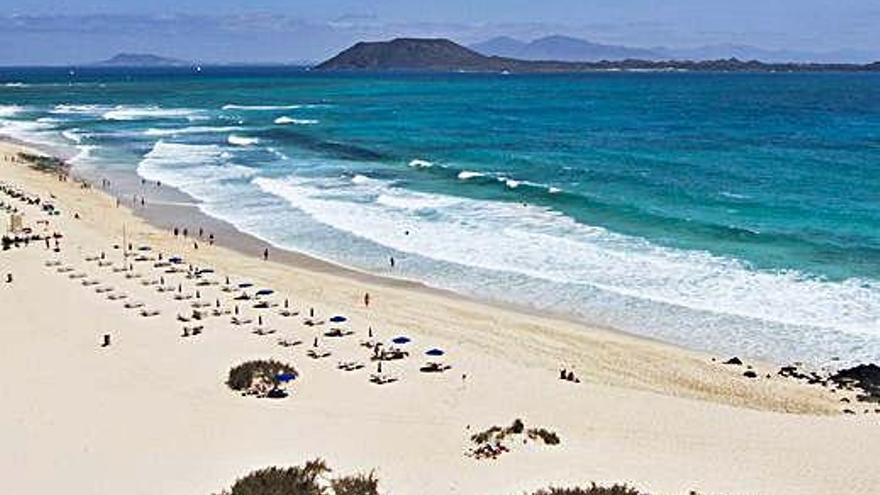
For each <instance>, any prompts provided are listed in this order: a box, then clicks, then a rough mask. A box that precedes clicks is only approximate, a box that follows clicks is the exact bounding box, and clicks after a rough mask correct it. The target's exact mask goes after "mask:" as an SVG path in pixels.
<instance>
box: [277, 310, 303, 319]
mask: <svg viewBox="0 0 880 495" xmlns="http://www.w3.org/2000/svg"><path fill="white" fill-rule="evenodd" d="M278 314H279V315H281V316H283V317H285V318H290V317H292V316H296V315H298V314H299V311H288V310H286V309H282V310H281V311H279V312H278Z"/></svg>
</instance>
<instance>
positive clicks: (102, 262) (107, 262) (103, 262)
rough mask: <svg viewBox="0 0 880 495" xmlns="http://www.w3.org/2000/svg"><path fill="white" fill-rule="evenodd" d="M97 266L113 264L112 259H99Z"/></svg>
mask: <svg viewBox="0 0 880 495" xmlns="http://www.w3.org/2000/svg"><path fill="white" fill-rule="evenodd" d="M98 266H99V267H101V268H104V267H106V266H113V262H112V261H99V262H98Z"/></svg>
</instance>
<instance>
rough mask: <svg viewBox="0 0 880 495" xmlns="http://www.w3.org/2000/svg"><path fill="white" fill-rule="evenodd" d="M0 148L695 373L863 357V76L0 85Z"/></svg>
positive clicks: (873, 107)
mask: <svg viewBox="0 0 880 495" xmlns="http://www.w3.org/2000/svg"><path fill="white" fill-rule="evenodd" d="M0 134H5V135H9V136H12V137H16V138H19V139H23V140H27V141H32V142H34V143H37V144H41V145H43V146H47V147H51V148H52V149H57V150H59V152H63V153H65V154H67V155H68V156H72V157H73V158H72V159H71V161H72V163H73V164H74V167H75V168H76V169H77V170H78V171H80V172H82V173H86V174H93V175H95V176H98V175H101V174H104V173H111V172H112V173H120V172H127V173H137V174H139V175H140V176H141V177H143V178H144V179H147V180H150V181H161V182H162V183H163V184H167V185H171V186H174V187H176V188H178V189H180V190H182V191H184V192H186V193H187V194H189V195H190V196H192V197H193V198H195V199H196V200H197V201H198V202H199V207H200V208H201V210H202V211H203V212H205V213H206V214H208V215H211V216H213V217H217V218H219V219H222V220H225V221H227V222H229V223H231V224H232V225H234V226H236V227H237V228H238V229H240V230H242V231H244V232H247V233H250V234H253V235H255V236H257V237H260V238H262V239H265V240H267V241H269V242H271V243H272V244H274V245H277V246H280V247H284V248H288V249H292V250H296V251H301V252H304V253H307V254H311V255H313V256H316V257H319V258H322V259H326V260H330V261H333V262H336V263H339V264H342V265H346V266H350V267H354V268H357V269H361V270H365V271H369V272H374V273H377V274H381V275H389V276H394V277H400V278H406V279H411V280H418V281H421V282H424V283H425V284H427V285H430V286H434V287H438V288H444V289H449V290H453V291H456V292H460V293H463V294H466V295H470V296H476V297H479V298H481V299H486V300H491V301H500V302H506V303H514V304H518V305H521V306H523V307H525V308H529V310H531V311H536V312H538V311H540V312H548V313H553V314H559V315H564V316H567V317H571V318H576V319H579V320H583V321H586V322H588V323H591V324H598V325H603V326H608V327H612V328H616V329H620V330H624V331H627V332H632V333H635V334H639V335H644V336H648V337H652V338H657V339H660V340H664V341H669V342H673V343H676V344H680V345H684V346H687V347H690V348H695V349H701V350H707V351H711V352H717V353H728V354H740V355H747V356H752V357H756V358H765V359H771V360H775V361H794V360H799V361H808V362H812V363H816V364H825V363H829V362H831V361H832V360H837V359H839V360H840V362H850V363H852V362H860V361H880V75H878V74H855V73H848V74H842V73H841V74H833V73H830V74H803V73H799V74H782V73H779V74H775V73H768V74H746V73H735V74H721V73H717V74H716V73H623V72H617V73H613V72H612V73H595V74H577V75H500V74H499V75H488V74H446V75H436V74H350V73H349V74H329V73H318V72H309V71H304V70H301V69H295V68H258V67H251V68H214V67H205V68H203V69H202V70H201V71H199V72H196V71H193V70H190V69H137V70H136V69H76V70H68V69H60V68H44V69H15V68H4V69H0ZM391 257H393V258H394V259H395V266H394V267H393V268H392V267H391V266H390V264H389V260H390V258H391ZM413 310H414V311H423V310H424V308H413Z"/></svg>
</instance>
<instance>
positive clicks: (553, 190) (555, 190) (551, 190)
mask: <svg viewBox="0 0 880 495" xmlns="http://www.w3.org/2000/svg"><path fill="white" fill-rule="evenodd" d="M547 192H548V193H550V194H559V193H561V192H562V189H560V188H558V187H553V186H549V187H548V188H547Z"/></svg>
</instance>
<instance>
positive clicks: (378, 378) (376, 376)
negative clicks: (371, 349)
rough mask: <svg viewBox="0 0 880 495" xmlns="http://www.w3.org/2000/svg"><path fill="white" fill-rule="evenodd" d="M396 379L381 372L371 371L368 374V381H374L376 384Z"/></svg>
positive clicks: (392, 381) (383, 383)
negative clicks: (371, 372)
mask: <svg viewBox="0 0 880 495" xmlns="http://www.w3.org/2000/svg"><path fill="white" fill-rule="evenodd" d="M396 381H397V378H394V377H391V376H388V375H385V374H382V373H373V374H372V375H370V382H371V383H375V384H376V385H385V384H388V383H394V382H396Z"/></svg>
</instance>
